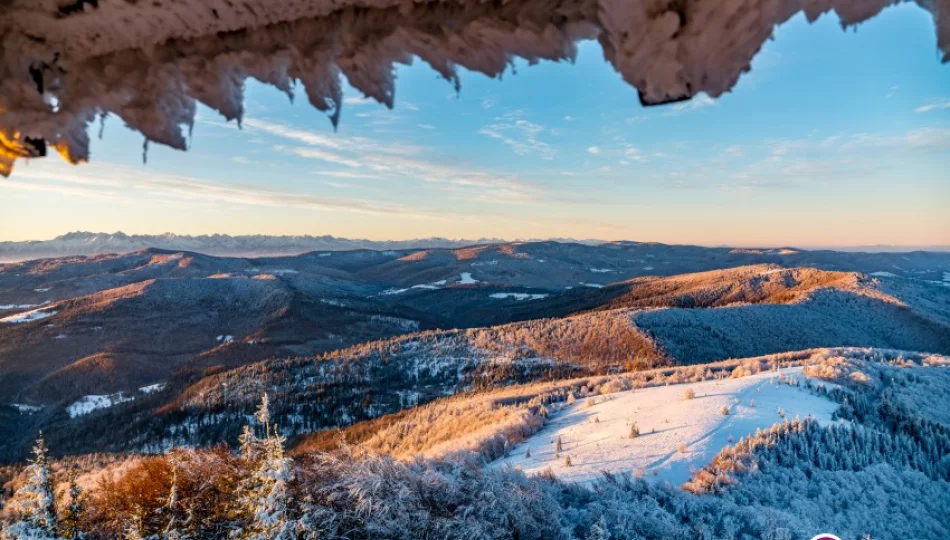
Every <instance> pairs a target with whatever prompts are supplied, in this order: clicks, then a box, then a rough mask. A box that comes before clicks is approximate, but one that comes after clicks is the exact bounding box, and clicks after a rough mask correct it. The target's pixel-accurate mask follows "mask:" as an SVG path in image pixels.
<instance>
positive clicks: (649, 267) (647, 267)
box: [643, 266, 653, 272]
mask: <svg viewBox="0 0 950 540" xmlns="http://www.w3.org/2000/svg"><path fill="white" fill-rule="evenodd" d="M643 269H644V270H646V271H647V272H649V271H650V270H653V267H652V266H644V267H643Z"/></svg>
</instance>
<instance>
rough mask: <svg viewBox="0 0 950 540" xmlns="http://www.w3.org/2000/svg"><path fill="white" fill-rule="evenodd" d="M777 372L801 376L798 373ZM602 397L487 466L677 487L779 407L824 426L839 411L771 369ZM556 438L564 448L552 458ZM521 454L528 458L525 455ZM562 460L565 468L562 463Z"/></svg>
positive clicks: (580, 404)
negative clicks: (634, 428) (628, 475)
mask: <svg viewBox="0 0 950 540" xmlns="http://www.w3.org/2000/svg"><path fill="white" fill-rule="evenodd" d="M781 373H782V374H784V375H785V376H786V377H793V378H796V379H801V377H802V376H801V368H790V369H786V370H782V371H781ZM687 388H691V389H692V390H693V391H694V392H695V394H696V397H695V398H694V399H691V400H685V399H684V398H683V392H684V391H685V390H686V389H687ZM602 399H603V396H597V397H596V398H595V404H594V405H592V406H588V405H587V404H586V403H585V400H584V399H578V400H577V403H575V404H574V405H572V406H570V407H569V408H568V409H567V410H566V411H565V412H563V413H561V414H559V415H557V416H556V417H554V418H553V419H552V420H551V422H550V423H549V424H548V425H547V426H545V428H544V429H542V430H541V431H539V432H538V433H536V434H535V435H534V436H532V437H530V438H528V439H527V440H526V441H524V442H523V443H521V444H519V445H517V446H516V447H514V448H513V449H512V451H511V453H510V455H509V457H507V458H503V459H501V460H499V461H497V462H495V464H493V466H496V467H504V466H512V467H516V468H520V469H522V470H524V471H525V472H526V473H528V474H537V473H541V472H543V471H545V470H546V469H548V468H550V469H551V471H552V472H554V474H556V475H557V476H558V477H560V478H561V479H564V480H568V481H578V482H587V481H590V480H594V479H596V478H599V477H600V476H601V475H602V471H607V472H615V473H616V472H624V471H627V472H632V473H637V472H643V473H645V476H646V478H647V479H651V480H657V481H667V482H670V483H672V484H675V485H679V484H681V483H683V482H685V481H687V480H688V479H689V477H690V476H691V474H692V471H693V470H696V469H698V468H700V467H702V466H703V465H705V464H707V463H709V461H710V460H711V459H712V457H713V456H715V455H716V453H718V452H719V451H720V450H721V449H722V448H723V447H724V446H726V445H729V444H731V443H732V442H734V441H738V440H739V438H740V437H743V436H746V435H749V434H751V433H754V432H755V430H756V429H757V428H763V429H764V428H767V427H769V426H772V425H773V424H775V423H778V422H781V421H782V420H783V418H782V416H780V414H779V412H778V411H779V410H780V409H781V410H782V411H784V414H785V418H788V419H793V418H795V417H796V416H798V417H800V418H802V419H804V418H805V417H806V416H812V417H813V418H815V419H816V420H818V421H819V422H830V421H831V414H832V413H833V412H834V411H835V410H836V409H837V408H838V405H837V404H836V403H834V402H832V401H830V400H827V399H825V398H823V397H819V396H815V395H812V394H811V393H809V392H808V391H807V390H805V389H802V388H796V387H792V386H789V385H787V384H785V383H779V382H777V374H776V373H775V372H767V373H760V374H758V375H753V376H750V377H744V378H741V379H726V380H723V381H706V382H701V383H692V384H680V385H671V386H662V387H656V388H647V389H644V390H636V391H626V392H618V393H615V394H610V395H609V396H607V400H606V401H601V400H602ZM753 402H754V404H753ZM723 407H729V409H730V414H729V415H728V416H723V414H722V408H723ZM595 419H596V420H599V422H596V421H595ZM631 422H636V423H637V425H638V427H639V430H640V436H639V437H636V438H633V439H631V438H629V434H630V424H631ZM558 437H560V438H561V442H562V451H561V452H560V455H559V456H558V457H556V454H557V452H556V449H555V443H556V441H557V439H558ZM680 444H685V445H686V451H685V452H683V453H680V452H679V451H678V446H679V445H680ZM526 450H530V453H531V456H530V457H528V458H525V451H526ZM567 456H570V458H571V462H572V463H571V466H570V467H568V466H566V465H565V458H566V457H567Z"/></svg>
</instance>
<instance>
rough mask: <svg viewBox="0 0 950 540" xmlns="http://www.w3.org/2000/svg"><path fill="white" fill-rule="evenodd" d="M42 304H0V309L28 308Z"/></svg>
mask: <svg viewBox="0 0 950 540" xmlns="http://www.w3.org/2000/svg"><path fill="white" fill-rule="evenodd" d="M44 303H46V302H44ZM42 305H43V304H0V311H6V310H10V309H30V308H35V307H40V306H42Z"/></svg>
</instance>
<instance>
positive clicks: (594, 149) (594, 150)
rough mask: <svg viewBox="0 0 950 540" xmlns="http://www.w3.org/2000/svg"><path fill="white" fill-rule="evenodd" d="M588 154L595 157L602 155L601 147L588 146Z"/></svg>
mask: <svg viewBox="0 0 950 540" xmlns="http://www.w3.org/2000/svg"><path fill="white" fill-rule="evenodd" d="M587 153H588V154H593V155H595V156H596V155H597V154H599V153H600V147H599V146H588V147H587Z"/></svg>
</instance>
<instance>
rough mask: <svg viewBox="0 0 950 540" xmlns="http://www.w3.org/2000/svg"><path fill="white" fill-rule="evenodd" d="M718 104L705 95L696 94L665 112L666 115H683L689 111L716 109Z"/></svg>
mask: <svg viewBox="0 0 950 540" xmlns="http://www.w3.org/2000/svg"><path fill="white" fill-rule="evenodd" d="M718 105H719V102H718V101H716V100H715V99H713V98H711V97H709V96H708V95H706V94H697V95H695V96H693V98H692V99H690V100H689V101H682V102H680V103H677V104H675V105H673V107H672V108H671V109H670V110H669V111H667V113H666V114H667V115H668V116H669V115H677V114H683V113H687V112H690V111H697V110H699V109H708V108H709V107H717V106H718Z"/></svg>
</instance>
